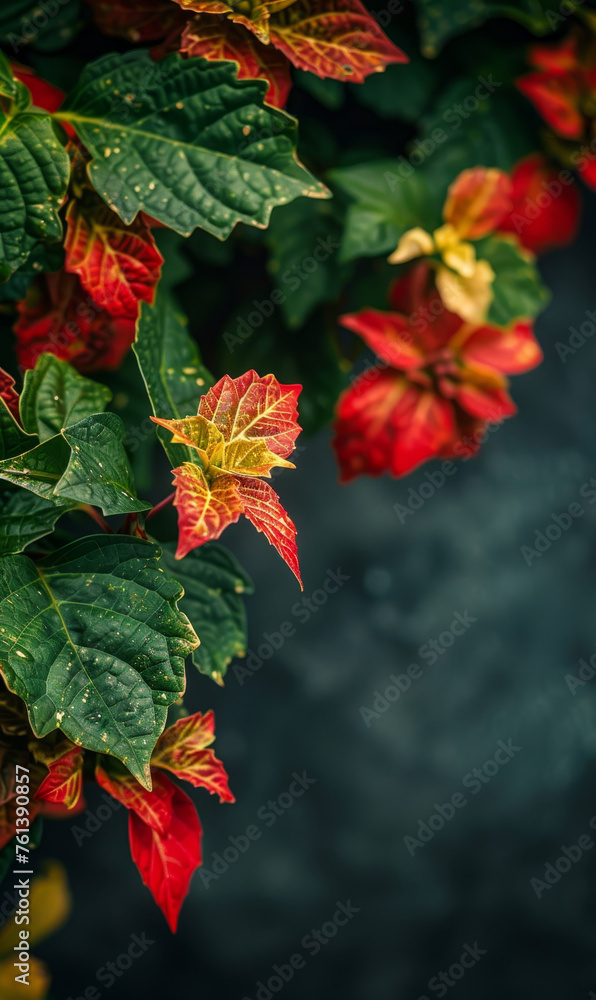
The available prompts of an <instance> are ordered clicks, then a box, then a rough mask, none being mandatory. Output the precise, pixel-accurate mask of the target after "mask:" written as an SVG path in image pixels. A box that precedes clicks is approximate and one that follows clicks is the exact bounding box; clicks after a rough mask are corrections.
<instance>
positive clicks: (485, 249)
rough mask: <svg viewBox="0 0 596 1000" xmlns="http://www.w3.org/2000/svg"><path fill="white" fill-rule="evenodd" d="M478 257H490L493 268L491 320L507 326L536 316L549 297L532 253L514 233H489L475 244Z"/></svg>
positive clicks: (489, 314) (489, 317) (546, 303)
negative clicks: (504, 234) (517, 239)
mask: <svg viewBox="0 0 596 1000" xmlns="http://www.w3.org/2000/svg"><path fill="white" fill-rule="evenodd" d="M475 246H476V255H477V257H478V259H484V260H488V262H489V264H490V265H491V267H492V269H493V271H494V272H495V280H494V282H493V296H494V298H493V301H492V303H491V307H490V309H489V313H488V317H487V319H488V321H489V322H490V323H497V324H499V326H507V324H508V323H511V322H513V320H515V319H519V318H520V317H523V318H528V319H533V318H534V317H535V316H537V315H538V313H539V312H541V311H542V310H543V309H544V308H545V306H546V305H548V302H549V300H550V292H549V291H548V289H547V288H546V287H545V286H544V285H543V284H542V281H541V279H540V274H539V272H538V269H537V267H536V265H535V264H534V262H533V259H532V257H531V256H530V255H529V254H527V253H526V252H525V251H523V250H522V249H521V248H520V247H519V246H518V245H517V244H516V242H515V239H514V238H513V237H507V236H489V237H487V238H486V239H484V240H479V241H478V242H477V243H476V244H475Z"/></svg>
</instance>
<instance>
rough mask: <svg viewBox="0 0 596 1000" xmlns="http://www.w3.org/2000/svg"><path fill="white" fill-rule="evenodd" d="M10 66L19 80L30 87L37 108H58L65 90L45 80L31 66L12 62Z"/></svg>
mask: <svg viewBox="0 0 596 1000" xmlns="http://www.w3.org/2000/svg"><path fill="white" fill-rule="evenodd" d="M10 68H11V69H12V72H13V74H14V76H15V77H16V78H17V80H20V81H21V83H24V84H25V86H26V87H27V88H28V90H29V92H30V94H31V97H32V99H33V104H34V105H35V107H36V108H43V109H44V111H50V112H54V111H57V110H58V108H59V107H60V105H61V104H62V101H63V100H64V93H63V91H61V90H58V87H54V86H53V84H51V83H48V82H47V80H43V79H42V78H41V77H40V76H38V75H37V73H36V72H35V70H33V69H30V68H29V66H19V65H17V64H15V63H11V64H10Z"/></svg>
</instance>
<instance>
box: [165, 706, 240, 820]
mask: <svg viewBox="0 0 596 1000" xmlns="http://www.w3.org/2000/svg"><path fill="white" fill-rule="evenodd" d="M214 739H215V735H214V718H213V712H207V714H206V715H201V713H200V712H197V713H196V715H190V716H188V717H187V718H185V719H179V720H178V722H176V723H175V724H174V725H173V726H170V728H169V729H166V731H165V733H163V735H162V736H160V738H159V739H158V741H157V745H156V747H155V750H154V751H153V754H152V755H151V765H152V766H153V767H162V768H165V769H166V770H167V771H172V772H173V773H174V774H176V775H177V776H178V777H179V778H183V779H184V780H185V781H189V782H190V783H191V785H194V787H195V788H206V789H207V791H209V792H211V794H217V795H218V796H219V801H220V802H235V801H236V800H235V798H234V796H233V795H232V793H231V791H230V786H229V784H228V776H227V774H226V771H225V768H224V766H223V764H222V762H221V761H220V760H218V759H217V757H216V756H215V754H214V752H213V750H209V749H207V748H208V746H209V744H210V743H213V740H214Z"/></svg>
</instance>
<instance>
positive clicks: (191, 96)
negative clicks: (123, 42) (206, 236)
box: [59, 51, 326, 239]
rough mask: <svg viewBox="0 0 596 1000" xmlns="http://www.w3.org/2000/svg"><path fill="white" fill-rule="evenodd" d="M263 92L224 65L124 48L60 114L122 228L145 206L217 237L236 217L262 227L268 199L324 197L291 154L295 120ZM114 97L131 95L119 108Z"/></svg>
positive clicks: (168, 221) (184, 227)
mask: <svg viewBox="0 0 596 1000" xmlns="http://www.w3.org/2000/svg"><path fill="white" fill-rule="evenodd" d="M142 79H143V80H145V81H146V82H145V83H144V85H143V86H142V87H140V80H142ZM265 89H266V87H265V84H264V83H262V82H261V81H248V80H240V81H239V80H238V79H237V77H236V71H235V67H234V65H233V64H232V63H217V64H214V63H210V62H208V61H207V60H203V59H182V58H181V57H180V56H179V55H177V54H172V55H170V56H167V57H166V58H165V59H163V60H162V61H161V62H160V63H159V64H155V63H153V62H152V60H151V57H150V56H149V54H148V53H146V52H140V51H135V52H127V53H126V54H124V55H113V56H110V55H109V56H104V57H103V58H102V59H100V60H98V61H97V62H95V63H93V64H91V66H88V67H87V68H86V70H85V71H84V73H83V75H82V77H81V80H80V83H79V85H78V86H77V87H76V88H75V90H74V91H73V92H72V93H71V94H70V95H69V97H68V98H67V100H66V102H65V104H64V106H63V110H62V111H61V112H60V113H59V117H60V119H61V120H62V121H67V122H69V123H70V124H71V125H72V126H73V127H74V128H75V130H76V132H77V135H78V137H79V139H80V140H81V141H82V142H83V143H84V144H85V146H86V147H87V149H88V150H89V153H90V154H91V157H92V159H91V163H90V164H89V176H90V179H91V181H92V183H93V185H94V187H95V189H96V190H97V192H98V193H99V194H100V195H101V197H102V198H103V199H104V201H106V202H107V204H108V205H110V207H111V208H112V209H113V210H114V211H116V212H117V213H118V214H119V215H120V217H121V219H122V220H123V221H124V222H126V223H127V224H128V225H130V223H132V222H133V220H134V219H135V218H136V217H137V214H138V213H139V212H141V211H143V212H146V213H147V214H148V215H150V216H151V217H152V218H154V219H157V220H158V221H160V222H161V223H163V225H165V226H169V227H170V228H171V229H174V230H176V232H179V233H181V234H183V235H189V234H190V233H192V232H193V230H194V229H196V228H197V227H201V228H203V229H206V230H207V231H208V232H210V233H213V234H214V235H216V236H218V237H219V238H220V239H225V237H226V236H228V235H229V234H230V232H231V231H232V229H233V228H234V226H235V225H236V223H237V222H240V221H243V222H248V223H251V224H252V225H255V226H260V227H264V226H266V225H267V222H268V220H269V215H270V212H271V209H272V208H273V207H274V206H275V205H278V204H281V203H283V202H286V201H291V200H292V199H293V198H296V197H298V196H299V195H309V196H312V197H325V196H326V189H325V188H324V187H323V186H322V185H320V184H319V183H317V182H316V181H314V179H313V178H312V177H311V176H310V175H309V174H308V173H307V171H306V170H305V169H304V168H303V167H302V166H301V165H300V164H299V163H298V161H297V160H296V157H295V152H294V140H295V131H296V125H295V122H294V121H293V119H291V118H289V117H287V116H286V115H284V114H283V113H282V112H280V111H275V110H273V109H271V108H264V107H263V97H264V93H265ZM119 94H129V95H130V99H129V100H128V102H127V103H126V107H125V108H124V109H123V112H122V114H119V113H118V112H117V111H114V104H113V102H114V98H117V97H118V95H119ZM207 94H208V95H209V97H208V98H207ZM266 129H267V130H268V131H267V132H265V130H266ZM251 137H253V138H252V141H251Z"/></svg>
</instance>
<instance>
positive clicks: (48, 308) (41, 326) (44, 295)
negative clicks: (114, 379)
mask: <svg viewBox="0 0 596 1000" xmlns="http://www.w3.org/2000/svg"><path fill="white" fill-rule="evenodd" d="M18 311H19V318H18V320H17V322H16V324H15V328H14V330H15V333H16V336H17V343H16V353H17V360H18V361H19V364H20V365H21V366H22V367H23V368H24V369H27V368H34V367H35V363H36V361H37V358H38V357H39V355H40V354H44V353H47V352H49V353H50V354H54V355H55V356H56V357H57V358H60V359H61V360H63V361H70V362H71V363H72V364H73V365H74V366H75V368H77V369H78V370H79V371H80V372H85V373H86V372H92V371H96V370H98V369H101V368H109V369H112V368H118V366H119V365H120V364H121V362H122V360H123V358H124V355H125V354H126V353H127V352H128V350H129V348H130V346H131V344H132V342H133V340H134V337H135V324H134V322H133V321H132V320H128V319H120V320H117V319H114V318H113V317H112V316H110V314H109V313H108V312H107V310H105V309H102V308H101V306H99V305H98V304H97V303H96V302H95V301H94V299H93V298H92V296H91V295H90V294H89V293H87V292H85V289H84V288H83V286H82V285H81V283H80V280H79V278H78V276H77V275H74V274H67V273H66V271H64V270H62V271H57V272H56V273H55V274H46V275H40V276H39V277H38V278H36V280H35V281H34V282H33V284H32V285H31V287H30V289H29V291H28V292H27V295H26V297H25V299H24V300H23V301H22V302H20V303H19V305H18Z"/></svg>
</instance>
